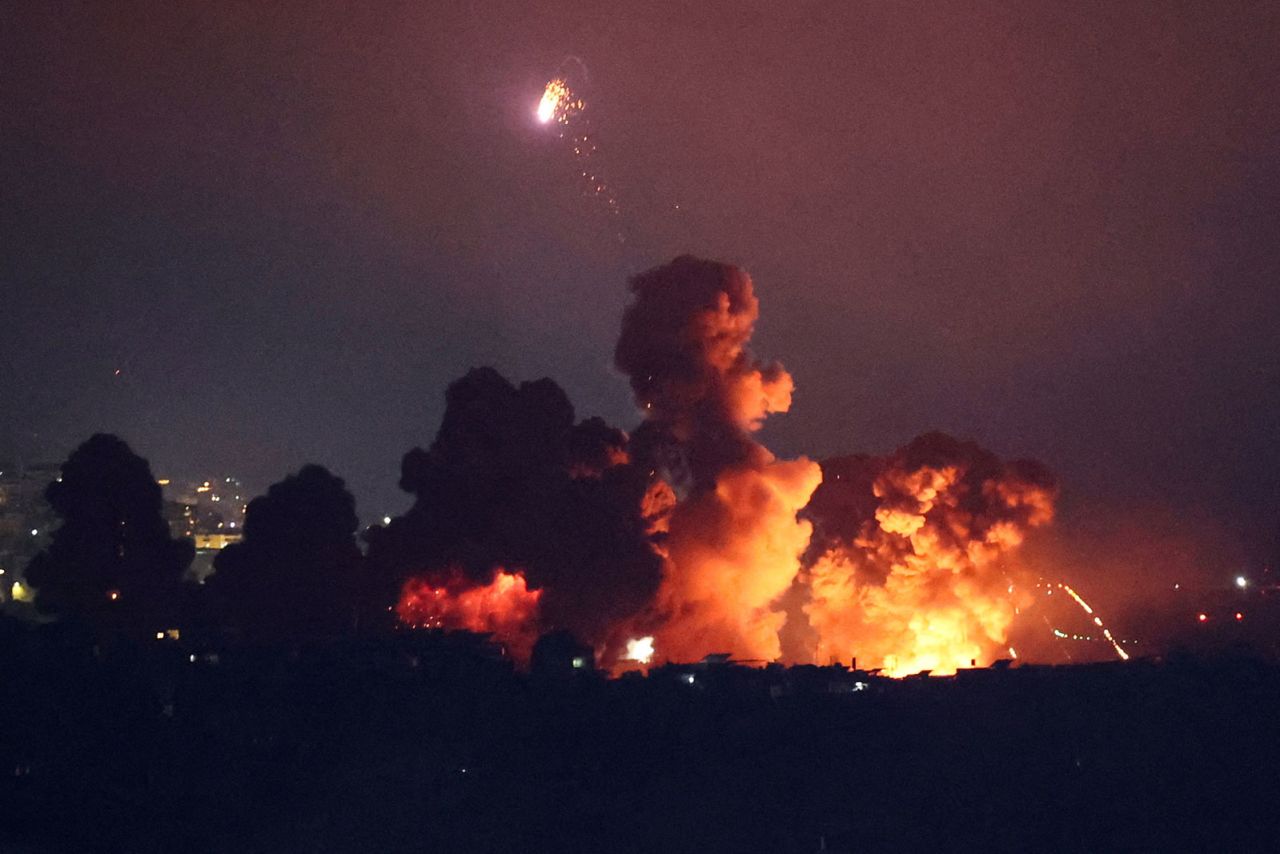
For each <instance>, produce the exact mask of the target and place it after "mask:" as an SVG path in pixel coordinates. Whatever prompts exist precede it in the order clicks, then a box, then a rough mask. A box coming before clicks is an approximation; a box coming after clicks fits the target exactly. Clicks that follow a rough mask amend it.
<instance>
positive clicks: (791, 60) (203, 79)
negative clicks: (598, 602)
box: [0, 0, 1280, 555]
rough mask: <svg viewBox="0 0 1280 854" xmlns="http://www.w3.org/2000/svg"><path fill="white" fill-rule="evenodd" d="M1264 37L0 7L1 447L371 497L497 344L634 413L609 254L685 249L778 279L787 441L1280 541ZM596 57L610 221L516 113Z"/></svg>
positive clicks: (381, 507)
mask: <svg viewBox="0 0 1280 854" xmlns="http://www.w3.org/2000/svg"><path fill="white" fill-rule="evenodd" d="M1277 45H1280V7H1277V6H1276V5H1275V4H1273V3H1254V4H1237V3H1220V2H1214V3H1202V4H1190V3H1186V4H1175V3H1152V4H1141V3H1137V2H1125V3H1116V2H1098V3H1089V2H1064V3H1058V4H1051V3H1038V4H1008V5H1001V4H992V3H974V4H958V3H934V2H930V3H916V4H907V3H894V4H888V3H848V2H832V3H805V2H784V3H779V2H776V0H774V2H769V3H752V2H713V1H712V0H698V2H689V3H683V4H676V3H654V4H647V3H637V2H634V0H629V2H614V3H609V2H592V3H581V4H571V3H531V2H528V0H520V2H510V3H500V2H488V3H482V2H473V3H466V2H457V3H432V2H423V0H415V2H404V3H389V2H388V3H381V2H348V3H337V2H333V3H318V2H305V3H301V2H299V3H294V4H275V3H271V4H268V3H260V2H256V0H254V2H238V3H232V2H218V3H203V2H202V3H196V2H190V3H174V2H152V3H128V2H112V3H101V2H84V3H64V2H54V0H31V2H10V3H6V4H4V9H3V11H0V57H3V60H2V62H3V74H0V107H2V112H0V116H2V118H0V121H2V124H3V127H2V131H0V133H2V136H0V145H3V163H2V164H0V194H3V205H2V206H0V217H2V219H0V222H2V223H3V246H4V249H3V257H2V261H0V287H3V289H4V292H3V302H2V305H3V308H2V309H0V317H3V325H2V328H0V341H2V342H3V343H2V345H0V348H2V349H0V356H2V357H3V363H0V364H2V365H3V373H2V374H0V401H3V407H4V410H5V416H6V419H5V422H4V426H5V427H6V429H7V431H8V434H7V435H6V436H4V437H3V438H4V440H5V442H6V443H7V444H9V445H12V444H14V443H18V444H19V445H20V446H21V449H22V450H23V452H24V453H25V454H26V455H27V456H28V457H29V458H49V459H59V458H61V457H62V456H64V455H65V454H66V453H67V452H68V450H69V449H70V448H71V447H73V446H74V445H75V444H76V443H78V442H79V441H81V440H83V439H84V438H85V437H87V435H88V434H89V433H91V432H93V431H95V430H109V431H113V432H117V433H119V434H120V435H121V436H123V437H124V438H126V439H127V440H128V441H129V442H130V443H131V444H132V445H133V446H134V447H135V449H136V450H137V451H139V452H140V453H142V454H143V455H144V456H147V457H149V458H150V459H151V460H152V462H153V467H154V469H155V470H156V471H157V473H170V474H174V475H178V474H190V475H195V474H206V473H207V474H221V473H223V472H226V473H238V474H240V475H241V476H242V477H244V478H245V479H247V480H249V481H250V482H251V483H254V484H257V485H258V486H265V485H266V484H267V483H269V482H271V481H274V480H277V479H279V478H280V477H282V476H283V475H285V474H286V473H287V472H289V471H292V470H296V469H297V468H298V467H299V466H300V465H301V464H303V463H304V462H307V461H316V462H320V463H323V464H325V465H327V466H329V467H330V468H332V469H333V470H334V471H336V472H337V473H338V474H340V475H342V476H344V477H346V478H347V479H348V482H349V484H350V485H351V487H352V488H353V490H354V491H355V493H356V496H357V500H358V502H359V506H360V510H361V512H362V514H363V515H364V517H365V518H366V519H371V518H372V517H374V516H380V515H381V514H382V513H383V512H384V511H385V512H394V511H398V510H400V509H401V508H403V507H404V506H406V504H407V503H408V502H407V498H406V497H405V496H403V495H402V494H401V493H399V492H398V490H397V489H396V487H395V481H396V478H397V475H398V467H399V460H400V457H401V455H402V454H403V453H404V452H405V451H406V450H407V449H409V448H410V447H412V446H414V445H415V444H421V445H425V444H427V443H429V442H430V440H431V437H432V436H433V434H434V432H435V429H436V427H437V425H438V422H439V418H440V415H441V411H442V406H443V390H444V386H445V385H446V384H447V383H448V382H449V381H450V380H452V379H454V378H456V377H458V376H459V375H461V374H462V373H463V372H464V371H466V370H467V369H468V368H470V367H473V366H476V365H481V364H491V365H494V366H495V367H497V368H498V369H499V370H501V371H503V372H504V373H506V374H507V375H508V376H510V377H512V378H513V379H532V378H536V377H539V376H543V375H550V376H552V377H554V378H555V379H556V380H558V381H559V382H560V383H561V384H562V385H564V386H565V388H566V389H567V390H568V392H569V394H570V396H571V398H572V399H573V400H574V402H575V404H576V405H577V407H578V410H579V413H580V415H583V416H585V415H590V414H600V415H603V416H605V417H606V418H607V419H609V420H610V421H611V422H614V423H617V424H620V425H621V426H624V427H630V426H632V425H634V424H635V423H636V421H637V420H638V419H637V417H636V415H635V413H634V410H633V408H632V405H631V402H630V399H629V392H628V388H627V385H626V383H625V381H624V380H623V379H621V378H620V376H619V375H618V374H617V373H616V372H615V371H614V370H613V369H612V367H611V357H612V350H613V344H614V341H615V338H616V335H617V329H618V321H619V318H620V315H621V310H622V307H623V305H624V302H625V299H626V290H625V277H626V276H627V275H628V274H629V273H631V272H634V271H636V270H638V269H641V268H644V267H648V266H651V265H654V264H657V263H660V262H662V261H665V260H668V259H669V258H670V257H671V256H673V255H675V254H678V253H682V252H692V253H695V254H698V255H703V256H706V257H711V258H716V259H720V260H726V261H731V262H734V263H737V264H740V265H742V266H744V267H745V268H747V269H748V270H749V271H750V272H751V273H752V275H753V276H754V278H755V280H756V287H757V292H758V294H759V296H760V298H761V302H762V319H761V323H760V327H759V333H758V335H757V339H756V349H757V351H758V352H760V353H761V354H762V355H765V356H768V357H777V358H780V359H781V360H782V361H783V362H784V363H785V364H786V366H787V367H788V369H790V370H791V372H792V373H793V374H794V375H795V378H796V384H797V392H796V397H795V404H794V407H793V409H792V412H791V413H790V414H789V415H786V416H783V417H780V418H776V419H775V420H774V422H772V423H771V424H770V425H769V426H768V427H767V428H766V432H765V440H766V442H767V443H768V444H770V446H771V447H773V448H774V449H775V450H776V451H778V452H779V453H781V454H785V455H793V454H800V453H806V454H810V455H816V456H823V455H828V454H833V453H842V452H852V451H872V452H884V451H887V450H890V449H892V448H894V447H896V446H898V445H901V444H903V443H905V442H906V441H907V440H909V439H910V438H911V437H913V436H914V435H916V434H918V433H920V432H923V431H925V430H929V429H942V430H946V431H949V432H952V433H955V434H957V435H960V436H963V437H968V438H973V439H975V440H977V441H979V442H981V443H983V444H985V445H987V446H989V447H991V448H992V449H994V450H995V451H997V452H998V453H1001V454H1005V455H1021V456H1033V457H1036V458H1038V459H1040V460H1042V461H1044V462H1045V463H1046V464H1048V465H1049V466H1050V467H1051V468H1052V469H1054V470H1055V471H1057V472H1058V473H1059V475H1060V476H1061V478H1062V481H1063V484H1064V499H1063V506H1064V524H1066V525H1067V526H1068V528H1069V527H1070V525H1071V524H1072V522H1071V520H1072V519H1073V518H1083V517H1084V516H1087V515H1090V513H1092V514H1093V515H1094V516H1096V515H1097V514H1098V513H1099V512H1101V511H1099V510H1097V509H1096V508H1107V510H1106V511H1105V512H1107V513H1110V512H1113V511H1114V512H1125V508H1135V507H1156V508H1160V512H1161V513H1162V514H1164V515H1165V516H1166V517H1167V516H1168V514H1170V513H1172V518H1174V519H1175V520H1176V519H1178V518H1180V517H1179V514H1181V513H1184V512H1185V513H1186V514H1187V515H1188V518H1190V517H1192V516H1194V517H1195V518H1196V519H1198V520H1208V522H1207V524H1210V525H1212V526H1217V527H1218V528H1221V529H1223V530H1227V531H1229V532H1230V536H1231V537H1232V538H1233V539H1234V540H1235V541H1237V542H1239V543H1242V544H1244V546H1245V547H1246V550H1248V551H1250V553H1252V554H1255V555H1258V554H1263V553H1265V551H1266V550H1267V549H1269V548H1270V543H1271V542H1272V541H1273V539H1274V536H1275V530H1276V527H1277V518H1280V498H1278V491H1280V450H1278V449H1280V343H1278V339H1280V334H1278V333H1277V321H1280V287H1278V286H1280V239H1278V237H1280V230H1278V226H1280V98H1277V94H1276V93H1277V92H1278V91H1280V50H1278V49H1277ZM568 54H573V55H576V56H578V57H581V58H582V60H583V61H584V62H585V64H586V66H587V67H588V69H589V72H590V81H589V84H590V86H589V92H588V94H589V96H590V103H589V110H590V114H591V118H592V122H593V124H594V127H595V130H596V131H597V133H598V137H597V138H598V140H599V144H600V147H601V150H600V154H599V156H598V158H597V160H598V166H599V167H600V168H602V170H603V171H604V172H605V173H606V174H607V175H608V177H609V178H610V179H611V181H612V183H613V184H614V186H615V188H616V190H617V193H618V195H619V198H620V199H621V204H622V211H623V213H622V215H621V217H620V218H619V222H618V223H614V222H611V221H610V218H609V217H608V216H607V215H606V214H605V213H604V212H603V211H602V209H601V207H600V206H599V205H598V204H596V203H595V202H596V201H598V200H593V199H589V198H583V197H582V196H581V194H580V192H579V187H578V185H577V184H575V183H574V181H573V180H572V174H573V173H572V165H571V164H570V163H569V162H568V160H567V155H566V152H565V150H564V148H563V146H562V145H560V144H558V141H557V140H555V138H554V136H553V135H551V134H549V133H548V132H547V129H546V128H544V127H541V126H539V125H537V124H536V123H535V122H534V121H533V119H532V109H533V106H534V104H535V102H536V100H537V98H538V96H539V95H540V93H541V89H542V86H543V84H544V83H545V81H546V79H547V78H548V77H549V76H550V75H551V74H552V73H553V72H554V71H555V69H556V67H557V66H558V65H559V64H560V62H561V60H562V59H563V58H564V57H565V56H566V55H568ZM677 206H679V207H678V209H677ZM619 228H620V229H622V230H623V231H624V233H625V234H626V237H627V241H626V243H625V244H620V243H619V242H618V241H617V239H616V237H615V232H616V231H617V230H618V229H619ZM117 368H120V369H122V371H123V373H122V374H121V376H120V377H118V378H117V377H114V376H113V372H114V371H115V370H116V369H117ZM1073 514H1074V516H1073ZM1175 526H1176V523H1175ZM1081 530H1084V528H1081Z"/></svg>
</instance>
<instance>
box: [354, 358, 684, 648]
mask: <svg viewBox="0 0 1280 854" xmlns="http://www.w3.org/2000/svg"><path fill="white" fill-rule="evenodd" d="M626 445H627V436H626V434H625V433H623V432H622V431H620V430H615V429H613V428H610V427H608V426H607V425H606V424H605V423H604V422H603V421H601V420H599V419H588V420H586V421H582V422H580V423H575V420H574V412H573V407H572V406H571V405H570V403H569V400H568V398H567V397H566V396H565V393H564V392H563V391H562V390H561V389H560V387H559V386H557V385H556V384H555V383H554V382H552V381H551V380H549V379H543V380H538V381H536V382H527V383H522V384H521V385H520V386H519V387H516V386H514V385H512V384H511V383H510V382H508V381H507V380H506V379H505V378H503V377H502V376H501V375H500V374H499V373H498V372H497V371H495V370H493V369H492V368H480V369H477V370H473V371H471V372H470V373H469V374H467V375H466V376H465V377H463V378H462V379H460V380H458V381H456V382H455V383H453V384H452V385H451V386H450V387H449V390H448V392H447V395H446V409H445V415H444V420H443V422H442V424H441V426H440V430H439V432H438V434H437V435H436V438H435V441H434V442H433V443H432V445H431V448H430V450H426V451H424V450H422V449H419V448H415V449H414V450H412V451H410V452H409V453H408V454H406V455H405V457H404V461H403V463H402V466H401V479H400V486H401V488H402V489H404V490H405V491H407V492H409V493H411V494H413V495H414V496H415V502H414V505H413V507H412V508H410V510H409V511H408V512H407V513H406V514H405V515H404V516H401V517H398V518H396V519H394V520H392V522H391V524H390V525H389V526H387V527H386V528H375V529H373V530H371V531H370V532H369V537H368V539H369V557H370V562H371V563H372V565H373V566H374V567H375V570H376V571H378V572H379V573H381V575H382V576H383V577H384V578H386V579H388V595H389V596H392V597H394V596H395V595H396V594H397V593H399V592H401V585H402V584H403V582H404V580H405V578H406V577H409V576H419V575H422V576H425V577H426V578H427V582H426V583H429V584H435V583H436V579H438V577H439V573H442V572H444V571H446V570H455V569H456V570H457V571H458V572H460V573H462V574H463V575H464V576H465V577H466V578H468V579H470V580H471V581H472V582H473V583H475V584H476V585H478V586H486V585H489V584H491V583H492V582H494V580H495V578H496V573H497V572H498V570H499V569H500V568H502V569H507V570H510V571H511V572H513V573H514V572H522V573H523V577H524V578H525V579H527V583H528V586H529V588H530V589H531V590H536V591H540V599H539V600H538V614H539V623H540V625H541V627H543V628H569V629H571V630H573V631H575V632H577V633H579V634H580V635H581V636H582V637H584V638H586V639H588V640H591V641H593V642H597V641H600V640H602V639H603V638H604V636H605V635H606V634H607V631H608V629H609V628H610V627H611V626H613V625H614V624H616V623H617V622H618V621H620V620H621V619H623V618H624V617H627V616H630V615H631V614H633V613H635V612H636V611H638V610H640V609H641V608H643V607H644V606H645V605H646V604H647V603H648V602H649V601H650V600H651V598H652V596H653V594H654V591H655V590H656V589H657V585H658V579H659V566H660V559H659V558H658V556H657V555H656V554H655V553H654V551H653V548H652V546H651V544H650V538H649V522H647V521H646V520H645V518H644V516H643V514H642V507H641V505H642V502H643V500H644V498H645V494H646V490H647V488H648V485H649V480H650V479H649V476H648V473H647V470H641V469H640V468H639V467H637V466H635V465H632V464H631V463H630V462H629V459H628V455H627V452H626ZM438 586H442V587H443V588H447V589H448V590H449V591H450V592H451V593H453V592H456V591H457V590H458V589H459V585H458V583H457V581H456V580H455V581H452V582H451V583H450V584H448V585H438ZM402 604H403V603H402Z"/></svg>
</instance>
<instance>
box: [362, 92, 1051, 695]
mask: <svg viewBox="0 0 1280 854" xmlns="http://www.w3.org/2000/svg"><path fill="white" fill-rule="evenodd" d="M556 82H557V81H552V83H553V84H556ZM560 83H563V81H560ZM566 98H569V99H572V98H573V95H572V92H571V91H569V90H568V89H567V88H565V87H561V86H556V85H552V86H549V87H548V90H547V93H546V95H545V96H544V103H551V104H553V105H559V106H554V107H553V108H551V112H550V115H552V116H558V115H560V113H559V112H558V111H560V110H562V109H570V110H572V109H578V107H574V106H572V105H573V104H576V103H578V102H577V101H572V100H570V101H569V102H568V103H570V105H571V106H570V107H569V108H565V107H564V104H565V103H566V101H565V99H566ZM630 285H631V292H632V297H633V298H632V300H631V302H630V304H629V305H628V306H627V308H626V311H625V313H624V316H623V320H622V330H621V334H620V336H619V339H618V344H617V348H616V351H615V354H614V360H615V364H616V365H617V367H618V368H619V369H620V370H621V371H622V372H623V373H624V374H625V375H626V376H627V377H628V380H629V382H630V385H631V389H632V392H633V395H634V399H635V401H636V404H637V406H638V407H639V410H640V412H641V413H642V414H643V421H642V422H641V424H640V425H639V426H638V427H637V428H636V430H635V431H634V432H633V433H631V434H630V435H628V434H627V433H625V432H623V431H621V430H617V429H615V428H612V427H610V426H609V425H607V424H605V423H604V422H603V421H601V420H600V419H598V418H591V419H587V420H585V421H581V422H578V421H576V420H575V416H574V412H573V408H572V406H571V405H570V403H569V401H568V398H567V396H566V395H565V394H564V392H563V391H562V390H561V389H560V388H559V387H558V386H557V385H556V384H555V383H553V382H551V381H550V380H545V379H544V380H538V381H536V382H531V383H522V384H520V385H519V386H518V387H517V386H515V385H513V384H512V383H510V382H508V381H507V380H506V379H505V378H503V377H502V376H500V375H499V374H497V372H496V371H493V370H492V369H478V370H475V371H472V372H471V373H469V374H467V375H466V376H465V377H463V378H462V379H460V380H458V381H457V382H455V383H454V384H453V385H451V386H450V387H449V392H448V395H447V407H446V411H445V416H444V421H443V423H442V424H441V427H440V431H439V433H438V434H437V436H436V439H435V441H434V443H433V444H432V445H431V448H430V449H429V450H427V451H423V450H421V449H414V450H413V451H410V452H409V453H408V454H406V456H405V458H404V463H403V466H402V478H401V486H402V487H403V488H404V489H405V490H406V491H409V492H411V493H412V494H413V495H415V496H416V500H415V503H414V505H413V507H412V508H411V509H410V510H409V511H408V512H407V513H406V514H405V515H404V516H401V517H398V518H396V519H394V520H392V521H391V523H390V524H389V525H388V526H387V527H385V528H375V529H374V530H372V531H371V533H370V535H369V544H370V550H369V557H370V562H371V564H372V566H373V567H374V568H375V571H376V572H378V573H381V574H382V575H383V577H388V578H399V579H403V578H404V574H405V570H406V569H413V568H414V567H421V566H424V565H425V566H449V567H453V569H451V570H450V571H449V572H448V573H446V574H445V575H443V576H431V575H428V576H425V577H413V578H410V579H409V580H408V581H407V582H403V581H402V582H401V583H402V589H401V596H400V602H399V606H398V607H397V609H396V612H397V614H398V616H399V617H400V620H401V621H402V622H404V623H406V624H408V625H414V626H429V627H439V628H465V629H470V630H472V631H482V632H490V633H492V634H493V635H494V636H495V637H497V638H498V639H499V640H501V641H503V642H504V643H506V644H507V645H508V646H509V647H510V648H512V650H513V653H514V654H515V655H516V656H517V657H524V658H527V655H528V653H529V650H530V649H531V647H532V643H533V640H534V638H535V637H536V635H537V633H538V632H539V631H548V630H568V631H570V632H572V633H574V634H575V635H576V636H577V637H579V638H580V639H581V640H582V641H584V642H585V643H587V644H588V645H590V646H592V647H593V648H594V649H595V650H596V653H597V657H598V659H599V660H600V661H601V664H602V666H603V667H605V668H606V669H611V668H614V667H617V666H619V665H622V664H624V663H628V662H629V663H641V664H644V663H649V662H650V661H653V660H657V661H663V660H667V661H680V660H684V661H690V660H697V659H701V658H702V657H704V656H706V655H707V654H709V653H729V654H731V655H733V656H735V657H736V658H737V659H738V660H740V661H741V660H755V661H777V660H781V659H783V658H785V659H787V660H789V661H796V662H800V661H814V662H820V663H826V662H828V661H832V660H838V661H848V660H849V659H850V658H854V657H856V658H857V659H858V660H859V663H860V664H862V666H864V667H879V668H881V669H883V670H885V671H886V672H887V673H889V674H890V675H905V674H909V673H915V672H919V671H921V670H930V671H934V672H938V673H951V672H954V671H955V670H956V669H958V668H961V667H968V666H971V665H972V664H984V665H985V664H989V663H990V662H991V661H993V660H995V659H997V658H1002V657H1004V656H1006V655H1014V654H1015V653H1014V652H1013V651H1012V648H1011V647H1010V646H1009V644H1008V635H1009V628H1010V625H1011V624H1012V622H1013V620H1014V617H1015V616H1016V615H1017V614H1018V613H1019V610H1020V609H1021V608H1023V607H1025V606H1026V605H1027V604H1029V603H1030V601H1031V598H1032V597H1031V596H1030V594H1029V592H1027V591H1029V589H1030V587H1031V585H1030V584H1028V583H1026V582H1027V574H1026V573H1024V572H1023V571H1022V570H1021V568H1020V567H1019V565H1018V564H1017V562H1016V552H1017V549H1018V546H1019V545H1020V543H1021V542H1022V540H1023V538H1024V536H1025V535H1026V533H1027V532H1028V531H1030V530H1031V529H1033V528H1036V527H1038V526H1042V525H1045V524H1047V523H1048V522H1049V521H1050V520H1051V519H1052V517H1053V513H1054V501H1055V499H1056V484H1055V482H1054V479H1053V477H1052V476H1051V475H1050V473H1049V472H1048V471H1047V470H1045V469H1044V467H1043V466H1040V465H1039V464H1037V463H1034V462H1028V461H1014V462H1005V461H1002V460H1000V459H999V458H997V457H996V456H995V455H994V454H992V453H990V452H988V451H985V450H983V449H982V448H980V447H978V446H977V445H975V444H973V443H972V442H962V441H959V440H957V439H953V438H951V437H949V436H946V435H943V434H940V433H931V434H927V435H924V436H921V437H919V438H917V439H915V440H913V441H912V442H910V443H909V444H907V445H906V446H904V447H903V448H901V449H899V450H898V451H896V452H895V453H893V454H890V455H888V456H885V457H870V456H850V457H837V458H833V459H829V460H825V461H823V462H822V463H821V465H819V464H818V463H816V462H813V461H811V460H808V459H805V458H803V457H801V458H798V459H792V460H785V459H778V458H777V457H775V456H774V454H773V453H771V452H770V451H769V449H768V448H766V447H764V445H762V444H761V443H760V442H759V441H758V440H757V438H756V434H757V432H758V431H759V429H760V427H761V425H762V424H763V422H764V419H765V418H767V417H768V416H769V415H771V414H775V413H784V412H786V411H787V410H788V409H789V408H790V405H791V396H792V392H793V382H792V378H791V375H790V374H788V373H787V372H786V370H784V369H783V368H782V366H781V365H779V364H777V363H771V362H763V361H760V360H757V359H756V358H755V357H754V356H753V354H752V353H751V350H750V347H749V344H750V341H751V337H752V334H753V332H754V329H755V323H756V320H757V319H758V317H759V302H758V300H757V299H756V296H755V292H754V288H753V285H752V281H751V278H750V277H749V276H748V275H747V274H746V273H745V272H743V271H742V270H740V269H738V268H737V267H733V266H730V265H727V264H720V263H716V262H713V261H704V260H701V259H697V258H693V257H688V256H686V257H681V258H677V259H675V260H674V261H672V262H671V263H669V264H666V265H664V266H661V267H657V268H655V269H652V270H649V271H647V272H645V273H641V274H640V275H637V276H635V277H634V278H633V279H632V280H631V283H630ZM514 566H518V567H521V569H520V570H518V571H512V570H508V569H506V568H505V567H514ZM1031 578H1032V579H1033V578H1034V576H1031Z"/></svg>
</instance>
